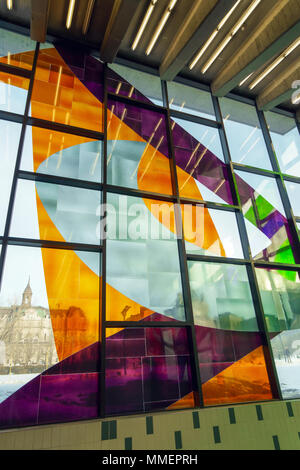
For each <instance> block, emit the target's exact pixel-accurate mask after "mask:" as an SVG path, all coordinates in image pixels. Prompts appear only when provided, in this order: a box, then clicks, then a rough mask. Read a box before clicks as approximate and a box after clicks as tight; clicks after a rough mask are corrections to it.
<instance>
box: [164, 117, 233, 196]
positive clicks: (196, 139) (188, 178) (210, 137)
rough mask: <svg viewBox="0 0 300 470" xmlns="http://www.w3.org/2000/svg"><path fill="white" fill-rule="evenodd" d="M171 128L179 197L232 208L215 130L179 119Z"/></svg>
mask: <svg viewBox="0 0 300 470" xmlns="http://www.w3.org/2000/svg"><path fill="white" fill-rule="evenodd" d="M178 122H180V125H179V124H178ZM171 127H172V134H173V145H174V151H175V161H176V165H177V178H178V185H179V193H180V196H181V197H186V198H190V199H199V200H205V201H212V202H221V203H223V204H224V203H228V204H232V196H231V193H230V187H229V182H228V174H227V168H226V166H225V164H224V163H223V162H222V160H223V154H222V151H221V147H220V139H219V135H218V130H217V129H213V128H211V127H206V126H202V125H199V124H192V123H189V122H188V121H182V120H179V119H176V122H175V121H173V122H172V124H171ZM214 152H216V153H214Z"/></svg>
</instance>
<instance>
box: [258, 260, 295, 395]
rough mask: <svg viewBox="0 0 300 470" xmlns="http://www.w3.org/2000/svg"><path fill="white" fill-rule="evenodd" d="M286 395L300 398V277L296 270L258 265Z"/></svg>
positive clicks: (259, 280)
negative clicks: (267, 267)
mask: <svg viewBox="0 0 300 470" xmlns="http://www.w3.org/2000/svg"><path fill="white" fill-rule="evenodd" d="M256 274H257V279H258V285H259V289H260V294H261V299H262V303H263V308H264V313H265V318H266V323H267V327H268V330H269V335H270V340H271V347H272V351H273V355H274V359H275V365H276V369H277V374H278V377H279V382H280V386H281V391H282V394H283V398H285V399H290V398H300V380H299V377H300V289H299V285H300V280H299V274H298V273H297V272H296V271H282V270H276V271H275V270H270V269H262V268H259V269H258V268H257V269H256Z"/></svg>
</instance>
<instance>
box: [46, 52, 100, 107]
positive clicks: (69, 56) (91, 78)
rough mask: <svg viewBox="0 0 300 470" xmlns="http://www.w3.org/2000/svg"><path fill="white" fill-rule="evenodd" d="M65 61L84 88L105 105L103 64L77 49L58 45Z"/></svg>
mask: <svg viewBox="0 0 300 470" xmlns="http://www.w3.org/2000/svg"><path fill="white" fill-rule="evenodd" d="M55 48H56V50H57V51H58V52H59V54H60V55H61V57H62V58H63V60H64V61H65V62H66V64H68V66H69V67H70V69H71V70H72V72H73V73H74V75H76V77H77V78H78V79H79V80H80V81H81V82H82V83H83V84H84V86H85V87H86V88H87V89H88V90H89V91H90V92H91V93H92V94H93V95H94V96H95V97H96V98H98V100H99V101H101V102H102V103H103V64H102V63H101V62H100V61H99V60H98V59H95V58H94V57H91V56H89V55H87V54H86V53H85V52H84V51H80V50H78V49H77V48H73V49H71V48H65V47H61V46H58V45H56V46H55Z"/></svg>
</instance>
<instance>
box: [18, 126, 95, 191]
mask: <svg viewBox="0 0 300 470" xmlns="http://www.w3.org/2000/svg"><path fill="white" fill-rule="evenodd" d="M21 169H22V170H26V171H34V172H37V173H44V174H47V175H54V176H62V177H65V178H75V179H81V180H86V181H95V182H100V181H101V178H102V175H101V173H102V142H100V141H96V140H92V139H88V138H85V137H80V136H77V135H73V134H64V133H62V132H56V131H53V130H50V129H42V128H39V127H30V126H28V127H27V129H26V134H25V142H24V148H23V154H22V162H21Z"/></svg>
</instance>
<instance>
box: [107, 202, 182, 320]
mask: <svg viewBox="0 0 300 470" xmlns="http://www.w3.org/2000/svg"><path fill="white" fill-rule="evenodd" d="M107 202H108V206H107V211H108V216H107V220H106V221H105V223H106V230H107V235H106V236H107V244H106V248H107V273H106V279H107V289H106V300H107V310H106V318H107V320H110V321H112V320H116V321H121V320H126V321H139V320H143V319H146V320H147V321H153V320H155V321H162V320H166V321H170V320H174V321H175V320H181V321H183V320H185V312H184V304H183V296H182V285H181V274H180V266H179V257H178V246H177V239H176V236H175V234H174V232H175V223H174V207H173V204H171V203H163V202H161V201H154V200H150V199H140V198H135V197H127V196H119V195H117V194H108V199H107Z"/></svg>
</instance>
